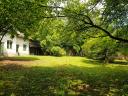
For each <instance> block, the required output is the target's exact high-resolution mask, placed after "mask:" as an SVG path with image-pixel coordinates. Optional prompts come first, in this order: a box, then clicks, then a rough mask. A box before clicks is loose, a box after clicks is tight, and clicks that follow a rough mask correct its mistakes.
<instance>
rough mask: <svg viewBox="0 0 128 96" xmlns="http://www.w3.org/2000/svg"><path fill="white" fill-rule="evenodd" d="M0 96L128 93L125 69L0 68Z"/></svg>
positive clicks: (115, 94)
mask: <svg viewBox="0 0 128 96" xmlns="http://www.w3.org/2000/svg"><path fill="white" fill-rule="evenodd" d="M0 74H1V76H0V95H1V96H11V95H16V96H88V95H89V96H104V95H106V94H108V95H109V94H113V96H123V95H126V94H127V93H128V70H124V69H121V68H115V69H111V68H108V67H103V66H101V67H93V68H85V67H76V66H72V65H65V66H57V67H24V66H22V65H16V64H11V65H3V66H0Z"/></svg>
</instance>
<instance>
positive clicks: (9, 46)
mask: <svg viewBox="0 0 128 96" xmlns="http://www.w3.org/2000/svg"><path fill="white" fill-rule="evenodd" d="M7 49H12V41H11V40H7Z"/></svg>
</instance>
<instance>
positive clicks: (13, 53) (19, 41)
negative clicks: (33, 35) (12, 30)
mask: <svg viewBox="0 0 128 96" xmlns="http://www.w3.org/2000/svg"><path fill="white" fill-rule="evenodd" d="M7 40H11V41H12V42H13V43H12V49H8V48H7ZM2 42H3V43H4V46H3V54H4V55H5V56H17V55H21V56H22V55H29V41H28V40H26V41H25V40H24V39H23V38H21V37H16V36H15V37H14V38H13V39H12V38H10V35H9V34H6V35H5V36H4V38H3V40H2ZM16 44H18V45H19V54H18V53H17V52H16ZM23 44H26V45H27V49H26V51H23Z"/></svg>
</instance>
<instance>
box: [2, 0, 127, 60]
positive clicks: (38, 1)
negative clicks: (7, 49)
mask: <svg viewBox="0 0 128 96" xmlns="http://www.w3.org/2000/svg"><path fill="white" fill-rule="evenodd" d="M0 21H1V22H0V35H1V38H0V39H1V40H2V38H3V37H4V35H5V34H7V33H9V34H11V36H12V37H13V36H14V35H15V34H16V33H17V31H20V32H22V33H24V35H25V39H33V40H38V41H40V45H41V46H42V50H43V55H55V56H63V55H75V56H76V55H77V56H87V57H88V58H92V59H98V60H103V61H105V62H112V61H113V60H114V59H116V58H118V59H127V54H128V49H127V45H128V44H127V43H128V38H127V37H128V32H127V29H128V1H127V0H116V1H115V0H15V1H14V0H0ZM1 40H0V41H1Z"/></svg>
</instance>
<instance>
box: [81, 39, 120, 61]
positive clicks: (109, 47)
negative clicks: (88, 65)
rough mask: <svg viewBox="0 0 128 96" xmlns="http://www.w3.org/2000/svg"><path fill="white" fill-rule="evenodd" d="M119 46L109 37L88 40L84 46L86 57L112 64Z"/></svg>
mask: <svg viewBox="0 0 128 96" xmlns="http://www.w3.org/2000/svg"><path fill="white" fill-rule="evenodd" d="M117 46H118V44H117V43H116V41H113V40H111V39H109V38H107V37H105V38H92V39H90V40H87V42H85V44H84V45H83V46H82V49H83V51H84V53H85V55H86V56H87V57H89V58H92V59H99V60H105V62H109V61H110V62H111V61H113V59H114V58H115V55H116V52H117V49H118V47H117Z"/></svg>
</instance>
